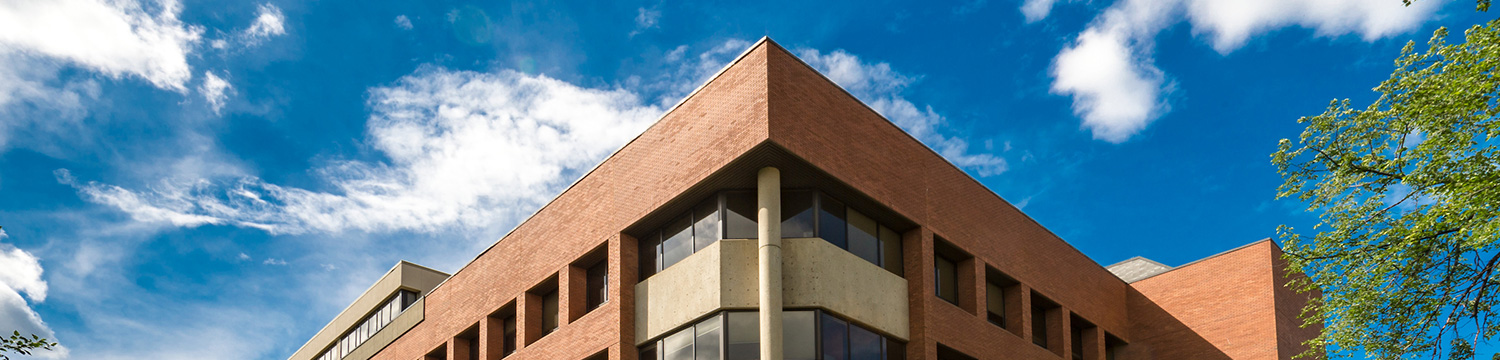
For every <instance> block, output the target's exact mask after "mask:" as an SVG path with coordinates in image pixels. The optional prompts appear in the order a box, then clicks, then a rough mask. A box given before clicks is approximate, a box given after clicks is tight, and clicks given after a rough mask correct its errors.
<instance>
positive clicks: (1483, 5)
mask: <svg viewBox="0 0 1500 360" xmlns="http://www.w3.org/2000/svg"><path fill="white" fill-rule="evenodd" d="M1412 1H1413V0H1401V3H1403V4H1406V6H1411V2H1412ZM1474 10H1478V11H1490V0H1474ZM1496 360H1500V359H1496Z"/></svg>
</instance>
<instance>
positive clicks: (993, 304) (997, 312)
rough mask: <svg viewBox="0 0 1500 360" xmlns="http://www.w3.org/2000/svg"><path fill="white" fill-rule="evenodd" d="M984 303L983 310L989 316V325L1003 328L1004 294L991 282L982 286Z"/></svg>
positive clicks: (998, 286)
mask: <svg viewBox="0 0 1500 360" xmlns="http://www.w3.org/2000/svg"><path fill="white" fill-rule="evenodd" d="M984 293H985V302H984V308H985V311H986V312H987V313H988V315H989V320H990V323H991V324H995V326H999V327H1002V328H1003V327H1005V293H1004V291H1003V290H1002V289H1001V288H1000V285H996V284H995V282H994V281H993V280H991V281H987V282H985V284H984Z"/></svg>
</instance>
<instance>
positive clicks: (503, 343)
mask: <svg viewBox="0 0 1500 360" xmlns="http://www.w3.org/2000/svg"><path fill="white" fill-rule="evenodd" d="M500 329H501V330H500V332H501V334H503V335H501V336H502V338H501V340H500V356H501V357H505V356H508V355H510V354H511V353H514V352H516V316H515V315H511V316H507V317H505V320H501V324H500Z"/></svg>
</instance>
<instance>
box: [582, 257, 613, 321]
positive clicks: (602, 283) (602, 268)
mask: <svg viewBox="0 0 1500 360" xmlns="http://www.w3.org/2000/svg"><path fill="white" fill-rule="evenodd" d="M584 283H585V284H584V285H585V287H587V288H588V289H587V295H585V296H586V297H587V298H586V299H585V301H586V303H587V305H588V309H589V310H594V309H597V308H599V306H600V305H604V302H605V301H607V300H609V261H606V260H600V261H599V263H597V264H594V266H590V267H589V269H588V274H587V279H586V280H585V281H584Z"/></svg>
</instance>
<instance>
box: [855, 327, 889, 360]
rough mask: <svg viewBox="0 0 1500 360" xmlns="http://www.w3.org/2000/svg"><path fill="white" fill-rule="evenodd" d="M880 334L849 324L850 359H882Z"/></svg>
mask: <svg viewBox="0 0 1500 360" xmlns="http://www.w3.org/2000/svg"><path fill="white" fill-rule="evenodd" d="M881 340H882V338H881V336H880V334H876V333H874V332H872V331H870V330H865V328H863V327H860V326H858V325H849V360H881V359H880V341H881Z"/></svg>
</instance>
